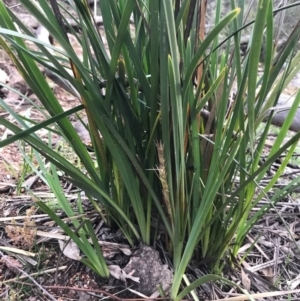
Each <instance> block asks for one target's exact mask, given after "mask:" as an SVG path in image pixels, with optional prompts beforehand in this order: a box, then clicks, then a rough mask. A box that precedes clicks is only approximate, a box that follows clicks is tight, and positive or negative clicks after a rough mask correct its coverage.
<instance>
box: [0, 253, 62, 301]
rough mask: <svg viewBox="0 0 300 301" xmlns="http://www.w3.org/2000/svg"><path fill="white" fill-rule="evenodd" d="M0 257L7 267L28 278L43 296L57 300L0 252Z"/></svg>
mask: <svg viewBox="0 0 300 301" xmlns="http://www.w3.org/2000/svg"><path fill="white" fill-rule="evenodd" d="M0 255H1V256H2V258H3V259H4V260H5V261H6V262H7V264H8V266H12V267H13V268H14V269H16V270H17V271H19V272H20V273H22V274H23V275H25V276H26V277H28V278H29V279H30V280H31V281H32V282H33V283H34V284H35V285H36V286H37V287H38V288H39V289H40V290H41V291H42V292H43V293H44V294H45V295H47V296H48V297H49V298H50V299H51V300H53V301H58V300H57V299H55V298H54V297H53V296H52V295H51V294H50V293H48V291H46V290H45V289H44V288H43V287H42V286H41V285H40V284H39V283H38V282H36V281H35V280H34V279H33V278H32V277H31V276H30V275H29V274H27V273H26V272H25V271H23V270H22V269H20V268H19V267H17V266H16V265H15V264H14V263H13V262H11V261H10V260H9V259H8V258H7V256H5V255H4V254H3V253H2V252H1V251H0Z"/></svg>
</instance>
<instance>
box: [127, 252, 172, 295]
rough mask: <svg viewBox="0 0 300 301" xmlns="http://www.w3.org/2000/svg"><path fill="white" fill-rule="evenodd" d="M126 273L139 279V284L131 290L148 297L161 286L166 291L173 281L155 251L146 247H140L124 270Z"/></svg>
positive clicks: (170, 273)
mask: <svg viewBox="0 0 300 301" xmlns="http://www.w3.org/2000/svg"><path fill="white" fill-rule="evenodd" d="M124 271H125V272H126V273H128V274H129V273H133V274H132V275H133V276H135V277H139V278H140V283H135V284H134V286H133V289H135V290H136V291H138V292H140V293H143V294H145V295H147V296H150V295H151V294H153V293H154V292H155V291H156V290H157V286H159V285H161V286H162V288H163V289H164V290H167V289H168V288H169V287H170V286H171V284H172V281H173V274H172V272H171V271H170V270H169V269H168V266H167V265H163V264H162V262H161V260H160V259H159V254H158V252H157V251H155V250H153V249H152V248H150V247H147V246H141V248H140V249H139V250H137V251H136V252H135V253H134V254H133V256H132V257H131V259H130V261H129V263H128V264H127V266H126V267H125V268H124Z"/></svg>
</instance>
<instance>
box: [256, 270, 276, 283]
mask: <svg viewBox="0 0 300 301" xmlns="http://www.w3.org/2000/svg"><path fill="white" fill-rule="evenodd" d="M260 271H261V273H262V277H263V278H264V279H266V280H267V281H268V282H270V283H271V284H274V283H275V280H276V275H275V273H274V271H273V268H272V267H268V268H265V269H262V270H260Z"/></svg>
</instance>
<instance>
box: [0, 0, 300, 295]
mask: <svg viewBox="0 0 300 301" xmlns="http://www.w3.org/2000/svg"><path fill="white" fill-rule="evenodd" d="M20 2H22V4H23V5H24V6H25V7H26V8H27V9H28V11H29V12H30V13H31V14H32V15H33V16H34V17H35V18H36V19H37V20H38V21H39V22H40V24H41V25H42V26H43V27H44V28H45V29H47V30H48V31H49V33H50V34H51V37H52V38H53V39H54V40H55V41H56V43H57V44H58V45H60V47H59V48H58V47H55V46H53V45H50V44H49V43H47V42H45V41H41V40H39V39H37V38H36V37H35V36H34V35H33V34H32V33H31V32H30V31H29V30H28V29H27V28H26V27H25V26H24V25H23V24H22V23H21V22H20V21H19V20H18V19H17V18H16V17H15V16H14V14H13V13H12V12H11V11H9V10H8V9H7V8H6V7H5V5H4V4H3V2H2V1H0V26H1V28H0V44H1V46H2V47H3V49H5V51H6V52H7V53H8V54H9V56H10V57H11V59H12V61H13V62H14V64H15V65H16V66H17V68H18V70H19V71H20V73H21V74H22V76H23V77H24V79H25V81H26V82H27V83H28V85H29V86H30V87H31V89H32V91H33V92H34V93H35V94H36V95H37V97H38V98H39V100H40V101H41V103H42V104H43V107H44V109H45V110H46V111H47V116H49V117H48V119H47V120H46V121H44V122H41V123H39V124H36V125H34V126H32V127H30V126H28V123H25V122H24V120H22V118H21V117H20V116H18V115H17V114H14V112H13V111H12V110H11V109H10V108H9V107H8V106H7V105H6V104H5V102H4V101H1V105H2V106H3V107H5V108H6V109H7V110H8V111H9V112H10V113H11V114H13V116H14V117H15V119H16V120H17V121H18V122H19V126H17V125H15V124H13V123H11V122H9V121H7V120H5V119H4V118H3V117H0V123H1V124H2V125H4V126H6V127H7V128H9V129H10V130H11V131H13V132H14V133H15V135H14V136H13V137H10V138H8V139H7V140H5V141H1V142H0V146H4V145H7V144H8V143H11V142H13V141H15V140H17V139H23V140H25V141H26V142H27V143H28V144H29V145H30V146H32V147H33V148H34V150H35V151H36V152H37V153H39V154H40V155H41V156H42V157H44V158H46V159H47V160H48V161H49V162H51V163H52V165H51V168H50V170H49V169H47V168H45V166H44V167H43V163H42V161H39V162H40V168H41V170H42V173H43V176H44V178H45V180H46V181H47V183H48V185H49V186H50V187H51V189H52V190H53V191H55V192H56V195H57V197H58V199H59V204H60V206H61V208H63V210H64V211H65V212H66V213H67V214H68V215H69V216H73V215H74V211H73V209H72V207H71V206H70V204H69V203H68V202H67V200H66V198H65V197H64V196H63V194H62V193H61V189H60V188H59V187H60V186H59V181H58V177H57V175H56V170H61V171H63V172H64V173H65V174H66V176H67V177H68V180H69V181H70V182H72V183H73V184H75V185H76V186H77V187H79V188H80V189H82V190H83V191H84V192H85V193H86V195H87V196H88V198H89V200H90V202H91V204H93V205H94V207H95V209H96V210H98V211H99V214H101V215H102V216H103V218H105V221H106V223H107V224H108V225H112V224H115V225H117V226H118V227H119V228H120V229H121V230H122V231H123V233H124V235H125V236H126V238H127V240H128V242H129V243H130V244H132V245H133V244H136V243H137V241H142V242H143V243H144V244H151V243H152V242H153V240H155V239H156V236H155V234H156V233H157V229H156V228H155V227H153V224H156V225H158V224H162V225H163V226H164V231H165V234H166V236H165V237H166V240H165V248H166V250H167V251H168V252H169V255H170V256H171V258H172V260H173V267H174V282H173V285H172V289H171V297H173V298H177V299H180V298H183V297H184V296H185V295H186V294H187V293H189V291H190V290H192V289H193V288H194V287H195V286H197V285H200V284H201V283H203V282H205V281H207V280H216V279H220V278H219V277H217V276H209V275H208V276H205V277H203V278H201V279H198V280H197V281H196V282H195V283H193V284H191V286H189V287H188V288H187V289H185V290H183V291H182V292H180V290H179V289H180V285H181V281H182V278H183V275H184V273H185V270H186V267H187V265H188V263H189V262H190V260H191V259H192V258H198V259H204V260H205V259H208V261H207V262H208V263H209V265H210V269H211V271H212V273H215V274H218V273H219V272H220V271H221V270H222V268H223V266H224V264H225V262H229V261H230V259H231V258H235V257H236V255H237V252H238V250H239V247H240V246H241V244H242V243H243V240H244V238H245V236H246V234H247V233H248V232H249V230H250V229H251V227H252V226H253V225H254V224H255V222H256V221H257V220H258V219H259V218H261V217H262V216H263V215H264V214H265V213H266V212H267V211H268V209H269V208H271V207H272V206H274V205H275V204H276V202H278V201H280V200H281V199H282V198H283V197H284V196H285V195H286V194H288V193H289V192H290V191H292V189H293V187H294V185H295V184H297V183H298V182H299V179H298V178H296V179H295V180H294V181H293V182H291V183H290V184H289V185H287V186H286V187H284V188H282V189H281V190H277V191H276V194H274V195H273V197H272V198H270V200H269V203H268V204H266V205H264V206H263V207H261V208H260V209H259V210H258V211H256V213H255V214H253V215H251V216H249V213H250V211H251V209H252V208H253V207H254V206H256V205H257V204H258V202H259V201H260V200H261V199H262V198H263V197H266V195H267V193H268V192H269V191H270V190H271V189H272V187H273V185H274V184H275V183H276V181H277V180H278V178H279V177H280V175H281V173H282V172H283V169H284V166H286V164H287V163H288V161H289V160H290V157H291V155H292V153H293V151H294V149H295V147H296V144H297V142H298V139H299V137H300V133H297V134H295V135H294V136H293V137H292V138H291V139H290V140H289V141H288V142H286V143H285V144H283V139H284V138H285V136H286V133H287V131H288V129H289V127H290V124H291V123H292V121H293V117H294V114H295V112H296V109H297V107H298V104H299V102H300V95H297V97H296V98H295V101H294V104H293V106H292V107H291V109H290V111H289V114H287V117H286V119H285V121H284V124H283V125H282V127H281V129H280V131H279V134H278V136H277V138H276V141H275V143H274V145H273V147H272V148H271V150H270V153H269V154H268V157H267V158H266V159H265V160H264V161H263V162H262V160H260V159H261V156H262V152H263V149H264V145H265V141H266V136H267V133H268V130H269V127H270V124H271V120H272V114H271V115H268V114H267V112H268V109H269V108H270V107H273V106H275V105H276V103H277V100H278V97H279V95H280V93H281V92H282V90H283V89H284V88H285V87H286V86H287V84H288V83H289V81H291V78H292V77H293V75H294V74H296V73H297V72H298V71H299V69H300V64H299V62H300V60H299V55H298V54H296V53H295V45H296V43H297V41H298V34H299V32H298V29H295V31H294V32H293V33H292V34H291V36H290V38H289V39H288V41H287V43H286V44H285V45H284V47H283V48H282V49H281V50H280V52H277V51H276V47H275V45H274V43H273V40H274V36H273V4H272V1H271V0H260V1H258V2H259V3H258V9H257V12H256V18H255V20H254V22H252V23H251V24H249V25H248V26H250V28H251V38H250V41H249V44H248V51H247V52H246V56H245V57H241V55H240V39H241V36H242V35H243V31H242V30H240V29H241V28H242V26H243V25H244V23H243V20H244V13H245V5H246V3H247V1H243V0H239V1H231V3H232V11H231V12H229V13H228V14H227V15H226V16H225V17H224V18H220V15H221V1H220V0H217V1H216V2H217V5H216V7H217V8H216V12H215V25H214V27H213V28H212V29H211V30H210V32H206V31H205V14H206V9H205V6H204V3H205V1H200V0H193V1H189V0H163V1H160V0H143V1H142V0H127V1H125V0H119V1H99V3H98V6H99V8H100V10H101V12H102V17H103V25H104V35H105V36H101V35H100V34H99V31H98V30H97V27H96V26H95V23H94V19H93V16H92V13H91V11H90V9H89V6H88V4H87V1H86V0H84V1H80V0H74V1H68V2H69V6H70V7H71V10H72V11H64V9H63V7H59V6H57V4H56V1H50V2H51V3H52V4H53V7H51V6H50V5H49V4H48V1H46V0H39V1H37V2H38V5H37V3H36V2H31V1H27V0H21V1H20ZM235 3H237V6H235ZM201 4H202V7H201V9H200V6H201ZM57 8H58V9H59V10H57ZM60 12H63V15H64V16H68V18H69V19H72V18H73V20H74V21H75V22H76V23H77V29H78V28H80V30H79V31H75V29H74V27H72V26H71V25H70V24H68V23H66V19H65V18H64V17H62V15H61V13H60ZM199 12H201V13H199ZM73 16H75V17H73ZM17 28H18V30H17ZM248 30H249V28H248ZM66 31H68V32H71V33H72V34H73V35H74V36H75V37H76V38H77V39H78V42H79V43H80V44H81V46H82V48H83V58H82V59H81V58H79V57H78V56H77V54H76V53H75V52H74V49H73V48H72V45H71V44H70V42H69V39H68V36H67V35H66ZM228 33H229V35H228ZM224 34H227V36H226V39H224V40H223V38H220V37H223V36H224ZM26 40H30V41H32V42H33V43H34V44H35V45H36V46H37V47H38V49H39V50H38V51H36V50H35V51H33V50H31V49H29V48H28V47H27V46H26V43H25V41H26ZM104 40H105V41H107V45H108V46H107V47H106V45H105V43H104ZM263 40H264V43H263ZM221 42H224V43H221ZM221 44H222V46H221ZM262 44H264V45H265V49H264V57H265V61H264V72H263V73H262V75H259V74H258V67H259V64H260V62H259V60H260V56H261V45H262ZM41 67H43V68H44V70H46V71H47V72H46V73H48V74H51V75H52V77H53V78H54V77H55V78H56V80H59V82H60V83H61V84H64V85H65V87H67V89H68V91H71V92H72V93H73V94H75V95H77V96H78V98H79V99H80V101H81V103H82V104H81V105H79V106H76V107H74V108H73V109H71V110H69V111H66V112H64V111H63V109H62V107H61V105H60V103H59V100H58V99H57V98H56V97H55V95H54V93H53V91H52V89H51V88H50V87H49V85H48V83H47V81H46V79H45V77H44V76H43V74H42V72H41ZM80 111H84V112H85V113H86V115H87V118H88V124H89V126H88V128H89V133H90V136H91V141H92V145H93V149H94V152H95V158H96V159H95V161H94V160H93V159H92V158H91V155H90V153H89V152H88V150H87V148H86V146H85V145H84V144H83V142H82V141H81V139H80V138H79V136H78V134H77V132H76V130H75V129H74V127H73V126H72V124H71V123H70V121H69V119H68V116H69V115H71V114H74V113H76V112H80ZM266 116H267V117H266ZM268 116H269V117H268ZM263 121H264V122H265V125H264V128H263V130H260V134H259V135H257V128H258V127H259V126H260V125H261V123H262V122H263ZM51 124H55V126H56V131H59V133H60V135H61V136H62V137H63V138H64V139H65V140H66V141H67V143H68V144H69V146H70V147H71V148H72V150H73V151H74V153H75V154H76V156H77V157H78V160H79V161H80V162H81V163H82V165H83V166H84V169H85V170H84V171H83V170H82V169H80V168H78V167H77V166H74V164H72V163H70V162H69V161H68V160H67V159H66V158H65V157H64V156H62V155H61V153H59V152H58V151H56V150H53V149H52V147H51V144H50V143H49V144H46V143H44V142H43V141H42V140H41V139H40V138H39V137H38V135H36V134H35V132H36V131H37V130H39V129H41V128H44V127H47V126H49V125H51ZM284 152H287V154H286V157H285V158H284V159H283V161H282V164H281V167H280V168H279V169H278V171H277V172H276V174H275V176H274V177H273V178H272V180H270V182H269V183H268V185H267V186H265V187H264V188H260V187H259V182H260V180H261V179H262V178H263V177H264V175H265V174H266V172H267V171H268V169H269V167H270V165H271V164H272V163H273V162H274V161H275V160H276V158H278V156H280V155H281V154H283V153H284ZM39 158H41V157H39ZM37 204H38V205H39V206H40V208H41V209H42V210H43V211H45V212H46V213H47V214H48V215H49V216H50V217H51V218H52V219H53V220H54V221H55V222H56V223H57V224H58V225H59V226H60V227H61V228H62V229H63V230H64V231H65V233H66V234H67V235H69V236H70V237H71V238H72V239H73V240H74V242H75V243H77V244H78V246H79V248H80V249H81V251H82V252H83V253H84V254H85V256H86V257H85V258H84V259H83V260H82V261H83V262H84V263H85V264H86V265H88V266H89V267H90V268H91V269H93V270H94V271H96V272H97V273H98V274H99V275H101V276H103V277H108V275H109V272H108V268H107V265H106V263H105V260H104V258H103V256H102V253H101V249H100V247H99V245H98V243H97V239H96V236H95V234H94V232H93V225H92V224H91V222H90V221H88V220H85V219H83V220H76V219H72V223H73V225H72V227H71V225H67V224H65V223H64V222H63V221H62V220H61V219H60V218H59V217H58V216H57V215H56V214H55V213H54V211H52V209H51V208H49V207H48V206H46V205H45V204H44V203H42V202H37ZM79 207H80V205H79ZM103 207H104V208H105V215H103V213H102V209H103ZM153 221H155V223H153ZM75 229H76V231H75ZM89 238H91V239H92V242H93V244H91V240H89ZM212 258H213V260H210V259H212Z"/></svg>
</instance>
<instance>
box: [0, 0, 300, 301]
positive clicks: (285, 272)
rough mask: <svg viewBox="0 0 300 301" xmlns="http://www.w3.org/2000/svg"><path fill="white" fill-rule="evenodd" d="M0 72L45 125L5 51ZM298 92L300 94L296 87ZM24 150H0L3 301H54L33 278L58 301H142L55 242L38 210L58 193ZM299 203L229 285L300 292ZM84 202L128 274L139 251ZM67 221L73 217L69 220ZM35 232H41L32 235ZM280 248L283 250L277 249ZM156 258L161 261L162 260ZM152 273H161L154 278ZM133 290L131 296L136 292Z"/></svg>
mask: <svg viewBox="0 0 300 301" xmlns="http://www.w3.org/2000/svg"><path fill="white" fill-rule="evenodd" d="M4 2H5V3H7V4H8V5H9V6H11V7H13V10H14V11H15V12H16V13H20V14H24V13H25V11H24V9H23V8H22V7H21V6H19V5H18V2H19V1H17V0H5V1H4ZM61 2H64V1H61ZM64 3H65V2H64ZM33 30H34V29H33ZM71 38H72V37H71ZM73 41H74V43H73V47H74V49H75V50H76V52H77V53H78V55H80V54H81V47H80V45H78V44H76V42H75V40H73ZM0 68H1V69H2V70H3V71H4V72H5V73H6V74H7V75H8V77H9V82H8V85H9V86H10V87H12V88H14V89H16V90H18V91H20V92H21V93H22V94H24V95H27V96H28V97H29V98H30V100H31V101H32V103H31V102H29V101H28V100H26V99H24V98H22V97H20V96H19V95H18V94H17V93H14V92H12V91H9V90H8V89H4V88H3V89H1V90H0V96H1V98H3V99H4V100H5V103H6V104H7V105H9V106H11V107H12V108H13V109H14V110H15V111H16V112H18V113H19V114H22V115H24V116H27V117H28V118H29V119H32V120H34V121H36V122H39V121H41V120H43V118H44V117H43V116H42V114H41V113H40V112H39V111H38V110H37V109H35V108H34V107H33V104H34V105H37V106H40V105H41V103H40V102H39V100H38V99H37V97H36V96H35V95H33V94H32V92H31V90H30V88H29V87H28V86H27V85H26V83H25V82H24V80H23V79H22V77H21V76H20V75H19V73H18V72H17V70H16V68H15V66H14V65H13V64H12V63H11V61H10V59H9V57H8V56H7V55H6V54H5V53H4V52H3V51H2V50H1V49H0ZM49 83H50V85H51V87H52V88H53V91H54V92H55V95H56V96H57V98H58V99H59V101H60V103H61V105H62V107H63V108H64V109H65V110H67V109H70V108H72V107H74V106H75V105H77V104H79V101H78V99H76V98H75V97H74V96H72V95H70V94H69V93H67V92H65V91H64V90H63V89H62V88H60V87H58V86H57V85H55V84H54V83H53V82H51V81H50V80H49ZM292 88H294V89H297V87H291V89H292ZM0 116H2V117H3V116H5V117H6V118H8V119H10V120H12V119H11V116H10V115H9V114H8V113H7V111H6V110H4V109H2V108H1V109H0ZM72 120H73V122H74V125H75V126H77V127H78V131H79V134H80V135H82V139H86V141H85V142H86V143H87V144H88V143H89V138H88V135H87V132H86V130H85V129H84V127H81V126H80V125H78V122H77V120H76V118H75V117H74V118H73V119H72ZM9 135H11V133H10V132H9V131H8V130H7V129H5V128H4V127H3V126H0V137H1V140H3V139H4V138H5V137H8V136H9ZM39 135H40V137H42V138H43V139H45V141H47V139H48V133H47V132H46V131H45V132H43V131H41V132H39ZM270 139H271V138H270ZM57 142H58V137H57V136H53V145H55V144H56V143H57ZM270 143H272V142H270ZM21 149H22V146H20V145H18V144H17V143H13V144H11V145H8V146H6V147H3V148H1V149H0V252H4V251H3V249H1V247H6V248H10V250H11V251H9V250H6V251H7V254H9V255H5V256H1V260H0V284H1V286H0V300H24V301H38V300H51V299H50V297H49V296H47V295H45V293H43V292H42V291H41V287H39V286H37V285H36V284H35V283H33V282H32V281H31V279H34V280H35V281H36V282H37V283H38V284H39V285H40V286H42V287H43V288H44V289H45V290H46V291H47V292H48V293H49V294H50V295H52V296H53V297H54V298H55V300H60V301H62V300H78V301H93V300H102V299H105V298H107V299H108V300H121V299H120V298H121V297H122V298H135V299H134V300H138V299H136V298H142V299H143V297H141V296H140V295H138V294H135V293H134V289H135V283H134V282H133V281H131V280H127V281H126V282H124V281H121V280H118V279H116V278H115V277H110V278H109V279H102V278H100V277H99V276H97V275H96V274H95V273H94V272H93V271H91V270H90V269H88V268H87V267H85V266H84V265H83V264H81V263H80V262H79V261H77V260H74V259H71V258H69V257H68V256H66V255H64V253H63V252H62V250H61V248H60V247H59V242H58V241H59V239H57V238H55V237H56V236H55V235H61V233H60V232H59V230H58V229H57V227H55V225H54V224H53V223H52V222H51V220H50V219H49V218H48V217H47V216H46V215H44V214H43V213H42V212H40V211H39V210H38V209H37V208H36V207H35V206H34V199H35V198H40V199H41V200H44V201H53V199H54V197H53V194H51V191H50V190H49V188H48V187H47V185H45V184H44V183H43V182H42V181H41V180H40V179H38V178H36V177H35V175H34V174H28V173H26V176H25V177H24V169H26V163H24V160H23V155H22V153H21ZM24 166H25V167H24ZM295 171H297V172H299V171H300V168H299V167H298V166H296V167H295V166H294V167H293V168H292V167H291V170H290V172H295ZM61 183H62V186H63V189H64V192H65V195H66V196H67V198H68V200H69V201H70V203H74V202H75V201H76V197H77V193H78V190H77V189H76V187H73V186H72V185H70V183H68V182H67V181H65V179H64V178H63V177H61ZM22 186H23V187H22ZM25 186H26V188H28V187H29V188H30V190H31V191H32V193H33V194H34V195H32V193H29V191H28V190H26V189H25ZM297 198H298V196H297V195H292V196H288V197H287V198H286V199H285V200H284V202H282V203H279V204H278V208H277V210H279V211H280V215H278V214H277V212H276V210H275V209H274V210H271V212H270V214H268V215H267V216H266V219H265V220H263V221H261V222H260V223H259V224H258V225H256V226H255V227H254V228H253V231H252V232H251V233H250V234H249V236H248V237H247V242H246V243H245V246H244V247H243V250H241V253H240V256H241V257H242V256H244V255H245V254H246V253H247V254H248V258H247V261H244V263H243V267H244V269H243V270H242V271H241V273H239V272H237V271H236V270H233V269H232V270H231V269H229V268H228V269H227V270H226V271H225V272H224V276H225V277H226V278H228V279H230V280H232V281H234V282H236V283H238V284H240V285H241V286H243V287H244V288H246V289H249V291H250V292H252V293H258V292H270V291H278V290H287V289H291V288H298V287H299V286H298V284H299V271H300V260H299V253H298V249H297V246H295V245H294V244H293V242H291V241H290V236H291V233H292V236H293V238H294V239H296V240H297V239H299V238H300V236H299V235H300V228H299V215H300V213H299V203H298V201H297ZM84 200H85V199H84V197H83V205H84V206H85V208H84V209H85V212H86V213H87V214H88V216H89V218H90V220H92V221H93V224H94V225H96V228H97V229H98V230H97V235H98V237H99V239H100V238H101V241H103V245H101V247H102V250H103V252H104V254H105V257H106V260H107V262H108V263H109V264H110V265H115V266H119V267H120V268H122V269H123V268H124V267H125V266H128V265H127V264H128V262H130V259H131V258H132V254H133V253H134V252H135V251H136V249H134V248H130V247H129V246H128V245H127V242H126V240H125V238H124V237H123V236H122V235H121V234H120V233H119V231H118V230H114V229H109V228H108V227H106V226H105V225H103V222H102V220H101V218H100V217H99V215H97V214H95V212H94V211H93V210H92V208H91V207H90V205H89V202H88V201H86V202H84ZM32 207H33V208H32ZM31 208H32V209H31ZM28 210H29V211H28ZM61 217H62V218H66V216H65V215H64V214H63V213H62V215H61ZM282 219H283V220H284V221H285V223H286V224H288V225H290V227H289V230H290V233H288V232H289V231H288V230H287V229H286V227H285V226H284V225H283V223H282ZM26 223H27V225H28V224H30V225H31V226H32V227H31V228H30V227H29V230H28V228H26V227H25V226H24V225H26ZM10 227H13V229H14V230H12V228H10ZM32 228H34V229H37V230H34V231H39V232H38V233H37V232H32V231H33V230H32ZM26 231H27V232H26ZM28 231H29V232H28ZM45 232H47V233H48V234H49V233H51V234H52V236H51V235H50V237H47V236H46V235H45ZM24 237H26V239H24ZM253 246H254V247H253ZM274 246H276V247H275V249H274ZM12 248H14V249H12ZM16 249H18V250H22V251H27V252H31V253H33V254H34V256H30V255H28V253H26V254H24V253H21V254H19V253H16ZM141 249H142V248H141V247H140V246H139V247H137V251H139V252H140V250H141ZM158 249H159V251H160V252H159V255H160V256H159V257H160V258H167V256H166V254H164V252H163V249H164V248H163V247H162V246H160V247H158ZM124 250H126V252H125V251H124ZM274 250H275V251H274ZM0 255H3V253H2V254H1V253H0ZM143 256H145V254H144V255H143ZM150 256H153V258H154V257H155V258H156V256H158V255H157V254H156V255H150ZM153 262H154V261H153ZM157 262H158V263H157ZM155 264H158V265H157V269H158V270H163V269H168V270H170V269H169V268H166V265H163V264H167V262H165V261H162V262H161V260H160V259H156V261H155ZM14 265H15V266H17V267H19V268H20V269H21V270H22V271H24V272H26V273H27V274H29V275H30V277H29V280H28V277H24V278H21V276H24V274H23V275H22V273H21V272H20V270H18V269H16V268H15V267H14ZM153 265H154V264H153ZM131 272H132V273H133V272H134V271H131ZM35 273H36V274H35ZM152 273H154V272H153V271H152ZM207 273H208V271H207V268H206V264H205V263H202V262H200V263H199V262H192V263H191V265H190V266H189V268H188V271H187V276H188V278H189V280H190V281H191V282H192V281H194V280H195V279H197V278H199V277H201V276H203V275H204V274H207ZM129 274H130V273H129ZM250 287H251V289H250ZM130 289H132V290H131V291H130ZM139 292H140V291H139ZM196 292H197V294H198V296H199V298H200V299H201V300H208V299H216V298H226V297H232V296H234V295H235V294H236V293H237V291H235V290H233V289H232V290H231V289H229V288H228V287H225V288H224V287H222V285H220V284H219V285H218V284H217V285H215V284H208V285H203V286H201V287H200V288H199V289H197V290H196ZM293 296H295V299H293V300H299V299H300V297H299V296H300V295H299V294H298V295H296V294H294V295H293ZM284 298H285V297H284ZM284 298H282V297H281V298H280V299H275V297H274V298H273V299H272V298H269V299H266V300H287V299H284ZM132 300H133V299H132ZM224 300H225V299H224Z"/></svg>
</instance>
